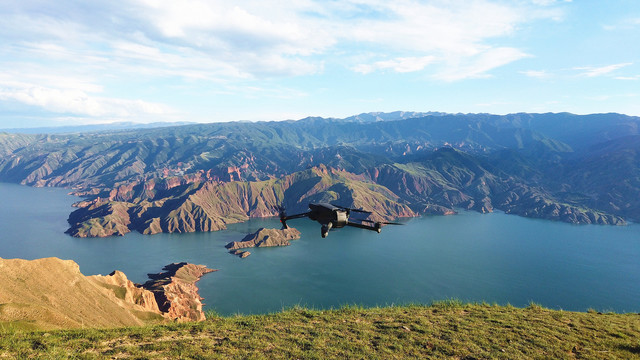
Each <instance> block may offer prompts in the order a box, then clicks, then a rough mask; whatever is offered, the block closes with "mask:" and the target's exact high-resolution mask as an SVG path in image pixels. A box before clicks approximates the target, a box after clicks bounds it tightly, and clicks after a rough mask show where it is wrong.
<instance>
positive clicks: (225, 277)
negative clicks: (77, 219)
mask: <svg viewBox="0 0 640 360" xmlns="http://www.w3.org/2000/svg"><path fill="white" fill-rule="evenodd" d="M77 200H78V198H75V197H73V196H70V195H67V190H64V189H52V188H30V187H26V186H20V185H14V184H5V183H0V257H2V258H23V259H35V258H41V257H50V256H55V257H59V258H62V259H72V260H74V261H76V262H77V263H78V264H79V265H80V270H81V271H82V273H83V274H85V275H92V274H107V273H110V272H111V271H113V270H114V269H118V270H122V271H123V272H125V273H126V274H127V276H128V277H129V278H130V279H131V280H133V281H135V282H144V281H146V274H147V273H153V272H159V271H160V270H161V268H162V266H164V265H166V264H169V263H171V262H178V261H187V262H192V263H197V264H204V265H207V266H209V267H211V268H215V269H219V271H218V272H215V273H211V274H208V275H206V276H204V277H203V278H202V279H201V280H200V282H198V286H199V288H200V294H201V295H202V296H203V297H204V298H205V300H204V302H205V303H206V306H205V309H208V310H215V311H217V312H218V313H220V314H222V315H230V314H235V313H245V314H246V313H267V312H274V311H280V310H281V309H283V308H289V307H292V306H295V305H301V306H308V307H313V308H336V307H340V306H342V305H345V304H358V305H364V306H376V305H391V304H406V303H415V302H418V303H430V302H431V301H434V300H444V299H450V298H456V299H460V300H462V301H473V302H482V301H486V302H488V303H498V304H507V303H509V304H512V305H514V306H519V307H523V306H527V305H528V304H529V303H530V302H532V301H533V302H536V303H539V304H541V305H543V306H545V307H550V308H554V309H564V310H575V311H586V310H587V309H589V308H593V309H596V310H600V311H616V312H640V300H639V299H640V261H639V259H640V225H638V224H631V225H629V226H621V227H620V226H619V227H615V226H598V225H581V226H578V225H570V224H565V223H559V222H552V221H544V220H533V219H526V218H521V217H517V216H513V215H506V214H503V213H499V212H496V213H492V214H479V213H475V212H461V213H460V214H459V215H455V216H431V217H421V218H414V219H409V220H406V221H405V222H404V223H405V226H388V227H385V228H384V229H383V231H382V233H381V234H376V233H374V232H370V231H366V230H361V229H355V228H344V229H339V230H335V231H332V232H331V233H330V234H329V236H328V237H327V238H325V239H322V238H321V237H320V227H319V225H318V224H317V223H314V222H312V221H309V220H306V219H299V220H292V221H291V222H290V225H291V226H293V227H296V228H297V229H299V230H300V231H301V232H302V238H301V239H299V240H295V241H293V242H292V245H291V246H287V247H279V248H260V249H258V248H256V249H250V251H251V253H252V255H251V256H249V257H248V258H246V259H240V258H238V257H236V256H232V255H230V254H228V253H227V251H226V249H225V248H224V245H225V244H227V243H228V242H230V241H234V240H240V239H242V238H243V237H244V236H245V235H246V234H247V233H249V232H253V231H255V230H257V229H258V228H260V227H279V226H280V223H279V221H278V220H277V219H254V220H251V221H248V222H245V223H241V224H233V225H231V226H229V229H227V230H224V231H218V232H211V233H192V234H158V235H153V236H147V235H141V234H138V233H135V232H134V233H130V234H127V235H126V236H124V237H111V238H98V239H77V238H72V237H70V236H68V235H65V234H64V231H65V230H66V229H67V222H66V219H67V216H68V215H69V213H70V212H71V211H72V210H73V208H71V204H72V203H73V202H74V201H77Z"/></svg>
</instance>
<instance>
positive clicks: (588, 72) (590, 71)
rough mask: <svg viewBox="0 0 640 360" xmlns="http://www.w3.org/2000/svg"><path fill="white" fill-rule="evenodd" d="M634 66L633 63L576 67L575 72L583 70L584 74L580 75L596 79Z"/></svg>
mask: <svg viewBox="0 0 640 360" xmlns="http://www.w3.org/2000/svg"><path fill="white" fill-rule="evenodd" d="M632 64H633V63H620V64H613V65H607V66H600V67H592V66H585V67H576V68H574V70H581V71H582V72H581V74H580V75H582V76H587V77H596V76H602V75H606V74H609V73H611V72H613V71H616V70H618V69H620V68H623V67H625V66H629V65H632Z"/></svg>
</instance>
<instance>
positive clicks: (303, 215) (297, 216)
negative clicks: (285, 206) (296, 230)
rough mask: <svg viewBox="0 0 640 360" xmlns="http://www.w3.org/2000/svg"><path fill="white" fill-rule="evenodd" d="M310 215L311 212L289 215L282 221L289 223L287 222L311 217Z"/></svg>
mask: <svg viewBox="0 0 640 360" xmlns="http://www.w3.org/2000/svg"><path fill="white" fill-rule="evenodd" d="M310 213H311V212H310V211H309V212H306V213H302V214H295V215H287V216H284V217H283V218H282V220H284V221H287V220H291V219H298V218H301V217H307V216H309V214H310Z"/></svg>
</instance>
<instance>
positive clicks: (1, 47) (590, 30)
mask: <svg viewBox="0 0 640 360" xmlns="http://www.w3.org/2000/svg"><path fill="white" fill-rule="evenodd" d="M639 44H640V1H637V0H612V1H599V0H597V1H596V0H584V1H581V0H574V1H567V0H514V1H492V0H469V1H458V0H450V1H445V0H442V1H414V0H396V1H382V0H347V1H332V0H318V1H315V0H300V1H295V0H292V1H270V0H259V1H253V0H251V1H243V0H238V1H205V0H184V1H152V0H129V1H112V0H108V1H107V0H104V1H103V0H96V1H66V0H56V1H49V0H20V1H3V2H2V6H0V66H1V71H0V128H11V127H31V126H57V125H73V124H96V123H108V122H115V121H133V122H155V121H196V122H216V121H233V120H253V121H255V120H284V119H299V118H302V117H306V116H325V117H346V116H349V115H353V114H358V113H362V112H371V111H395V110H405V111H441V112H450V113H458V112H462V113H478V112H488V113H495V114H506V113H513V112H563V111H568V112H573V113H577V114H587V113H601V112H619V113H625V114H629V115H636V116H640V45H639Z"/></svg>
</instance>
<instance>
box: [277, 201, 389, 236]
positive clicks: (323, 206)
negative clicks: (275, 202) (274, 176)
mask: <svg viewBox="0 0 640 360" xmlns="http://www.w3.org/2000/svg"><path fill="white" fill-rule="evenodd" d="M352 211H354V212H360V213H365V214H371V213H370V212H369V211H364V210H359V209H350V208H347V207H342V206H339V205H333V204H329V203H310V204H309V211H307V212H305V213H301V214H296V215H290V216H287V215H286V214H285V212H284V209H282V208H281V209H280V222H282V226H283V227H284V228H285V229H286V228H287V220H291V219H297V218H302V217H308V218H309V219H311V220H315V221H317V222H319V223H320V225H322V227H321V228H320V235H322V237H323V238H324V237H327V235H328V234H329V230H331V229H339V228H343V227H345V226H352V227H357V228H361V229H366V230H373V231H376V232H378V233H379V232H380V231H381V228H382V225H383V224H391V225H401V224H398V223H389V222H373V221H371V220H359V221H360V222H355V221H350V220H349V215H350V214H351V212H352ZM363 222H368V223H372V224H373V225H367V224H364V223H363Z"/></svg>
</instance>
